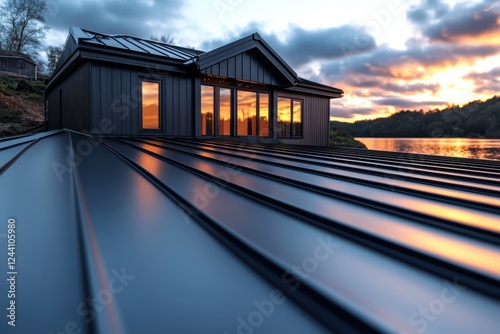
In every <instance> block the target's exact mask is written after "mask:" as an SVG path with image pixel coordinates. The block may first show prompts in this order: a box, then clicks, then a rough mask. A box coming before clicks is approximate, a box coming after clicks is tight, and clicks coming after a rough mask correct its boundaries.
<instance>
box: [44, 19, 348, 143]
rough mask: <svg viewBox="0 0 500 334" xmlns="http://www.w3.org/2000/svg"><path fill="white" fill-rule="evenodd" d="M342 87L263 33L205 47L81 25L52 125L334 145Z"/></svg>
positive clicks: (56, 93) (52, 97) (54, 91)
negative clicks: (303, 70)
mask: <svg viewBox="0 0 500 334" xmlns="http://www.w3.org/2000/svg"><path fill="white" fill-rule="evenodd" d="M342 96H343V91H342V90H341V89H338V88H334V87H330V86H326V85H322V84H319V83H316V82H312V81H309V80H305V79H302V78H299V77H298V76H297V74H296V73H295V72H294V70H293V69H292V68H291V67H290V66H289V65H288V64H287V63H286V62H285V61H284V60H283V59H282V58H281V57H280V56H279V55H278V54H277V53H276V52H275V51H274V50H273V49H272V48H271V47H270V46H269V45H268V44H267V43H266V42H265V41H264V40H263V39H262V37H261V36H260V35H259V34H257V33H255V34H252V35H250V36H247V37H244V38H242V39H239V40H237V41H235V42H232V43H230V44H227V45H224V46H222V47H219V48H217V49H215V50H212V51H209V52H203V51H198V50H195V49H191V48H184V47H179V46H174V45H169V44H165V43H162V42H158V41H152V40H145V39H141V38H136V37H131V36H126V35H106V34H100V33H96V32H92V31H88V30H84V29H81V28H77V27H71V28H70V31H69V35H68V38H67V41H66V44H65V47H64V51H63V53H62V55H61V58H60V59H59V62H58V64H57V67H56V70H55V72H54V75H53V76H52V78H51V80H50V82H49V84H48V86H47V89H46V100H47V103H46V106H47V110H46V113H47V121H48V128H49V130H53V129H59V128H67V129H72V130H76V131H83V132H90V133H95V134H99V135H107V136H154V137H199V138H227V139H229V138H234V139H236V138H246V139H248V138H252V137H255V138H259V137H261V138H266V139H267V140H268V141H274V142H281V143H287V144H301V145H318V146H326V145H328V140H329V116H330V100H331V99H332V98H339V97H342Z"/></svg>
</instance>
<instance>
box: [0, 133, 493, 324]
mask: <svg viewBox="0 0 500 334" xmlns="http://www.w3.org/2000/svg"><path fill="white" fill-rule="evenodd" d="M499 171H500V162H498V161H486V160H485V161H480V160H470V159H458V158H445V157H437V156H425V155H415V154H413V155H410V154H403V153H393V152H379V151H369V150H360V149H339V148H321V147H301V146H285V145H276V144H266V143H263V142H255V143H241V142H230V141H214V140H196V139H180V138H178V139H160V138H158V139H141V138H98V137H96V138H90V137H88V136H86V135H83V134H80V133H75V132H70V131H54V132H49V133H44V134H39V135H35V136H26V137H17V138H12V139H8V140H2V141H0V212H1V215H0V216H1V219H2V220H3V221H2V224H1V225H0V226H1V229H0V241H1V249H2V262H1V263H3V265H2V271H3V277H5V274H6V271H7V268H6V261H5V259H6V258H7V235H8V233H9V232H8V230H7V221H8V219H14V220H15V235H16V238H15V240H16V243H15V245H16V254H15V257H16V264H15V268H14V269H15V270H16V271H17V275H16V285H15V289H16V296H15V301H16V304H15V305H16V315H17V318H16V328H15V329H16V332H19V333H34V332H37V333H38V332H40V333H50V332H53V333H59V332H64V331H66V332H71V331H73V332H74V331H76V330H77V329H80V330H81V333H145V332H147V333H252V332H255V333H329V332H332V331H336V332H342V333H353V332H360V333H371V332H392V333H423V332H426V333H496V332H497V330H498V328H499V327H500V318H499V317H498V311H499V310H500V284H499V283H500V282H499V281H500V223H499V222H500V197H499V196H498V195H499V194H500V172H499ZM0 287H1V290H2V291H1V293H0V303H1V305H4V307H3V308H2V309H3V312H4V313H6V312H7V311H6V308H5V305H9V304H8V303H9V298H10V297H8V295H7V291H5V287H6V285H5V284H2V285H1V286H0ZM2 317H3V320H2V322H1V324H0V331H1V332H2V333H9V331H7V329H9V328H11V327H9V325H8V324H7V320H8V319H7V320H6V318H5V315H3V316H2ZM10 332H12V331H10Z"/></svg>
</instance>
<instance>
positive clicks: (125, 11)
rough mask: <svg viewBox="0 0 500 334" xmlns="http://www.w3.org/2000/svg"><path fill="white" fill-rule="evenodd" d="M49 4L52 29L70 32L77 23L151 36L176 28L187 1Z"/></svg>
mask: <svg viewBox="0 0 500 334" xmlns="http://www.w3.org/2000/svg"><path fill="white" fill-rule="evenodd" d="M47 5H48V18H47V24H48V26H49V27H51V29H52V31H56V32H61V31H64V32H66V33H67V32H68V30H69V27H70V26H77V27H80V28H83V29H88V30H91V31H95V32H100V33H105V34H127V35H132V36H137V37H142V38H149V37H150V36H151V35H152V34H153V35H154V34H157V35H161V34H165V35H168V34H171V33H173V32H175V31H176V28H175V22H176V19H179V18H180V17H181V16H180V15H181V14H180V11H181V9H182V7H183V1H182V0H165V1H159V0H156V1H155V0H149V1H144V0H128V1H119V0H109V1H98V0H80V1H66V0H64V1H63V0H48V1H47ZM50 33H51V32H50V31H49V34H50Z"/></svg>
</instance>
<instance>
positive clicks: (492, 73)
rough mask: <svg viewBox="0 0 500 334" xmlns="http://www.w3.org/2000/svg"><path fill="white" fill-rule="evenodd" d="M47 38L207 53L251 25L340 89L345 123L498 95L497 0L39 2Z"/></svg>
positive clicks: (308, 72) (311, 75)
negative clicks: (114, 40)
mask: <svg viewBox="0 0 500 334" xmlns="http://www.w3.org/2000/svg"><path fill="white" fill-rule="evenodd" d="M47 4H48V8H49V10H48V14H49V15H48V22H47V24H48V26H49V27H51V29H50V31H49V33H48V34H47V37H46V43H47V45H60V44H62V43H64V41H65V39H66V37H67V34H68V30H69V27H70V26H77V27H81V28H84V29H88V30H92V31H96V32H100V33H105V34H127V35H132V36H136V37H142V38H150V37H151V36H152V35H154V36H160V35H166V36H169V37H171V38H173V39H174V43H175V44H177V45H181V46H190V47H194V48H196V49H199V50H203V51H210V50H212V49H214V48H216V47H218V46H221V45H223V44H226V43H228V42H231V41H233V40H236V39H238V38H241V37H244V36H247V35H250V34H252V33H254V32H258V33H259V34H260V35H261V36H262V37H263V38H264V40H265V41H266V42H267V43H268V44H270V45H271V47H272V48H273V49H275V50H276V51H277V52H278V54H279V55H280V56H281V57H282V58H283V59H284V60H285V61H286V62H287V63H288V64H289V65H290V66H292V68H293V69H294V70H295V71H296V72H297V74H298V75H299V76H300V77H302V78H305V79H309V80H314V81H317V82H320V83H323V84H326V85H331V86H334V87H337V88H340V89H342V90H344V97H343V98H341V99H334V100H332V103H331V119H334V120H341V121H348V122H352V121H355V120H361V119H373V118H377V117H385V116H388V115H390V114H392V113H394V112H397V111H399V110H402V109H404V110H407V109H409V110H414V109H416V110H420V109H422V110H424V111H427V110H430V109H435V108H444V107H446V106H448V105H451V104H455V105H462V104H465V103H467V102H469V101H473V100H478V99H479V100H485V99H488V98H490V97H492V96H494V95H495V94H496V95H500V94H499V92H500V1H498V0H497V1H493V0H475V1H474V0H472V1H471V0H468V1H462V0H449V1H444V0H410V1H405V0H383V1H379V0H349V1H332V0H308V1H303V0H300V1H298V0H251V1H250V0H185V1H183V0H163V1H156V0H127V1H125V0H47Z"/></svg>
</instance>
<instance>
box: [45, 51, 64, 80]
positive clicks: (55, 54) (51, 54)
mask: <svg viewBox="0 0 500 334" xmlns="http://www.w3.org/2000/svg"><path fill="white" fill-rule="evenodd" d="M63 50H64V45H59V46H52V45H51V46H49V47H48V49H47V60H48V64H47V71H48V74H49V75H52V73H54V70H55V69H56V65H57V62H58V61H59V58H60V57H61V54H62V52H63Z"/></svg>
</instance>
